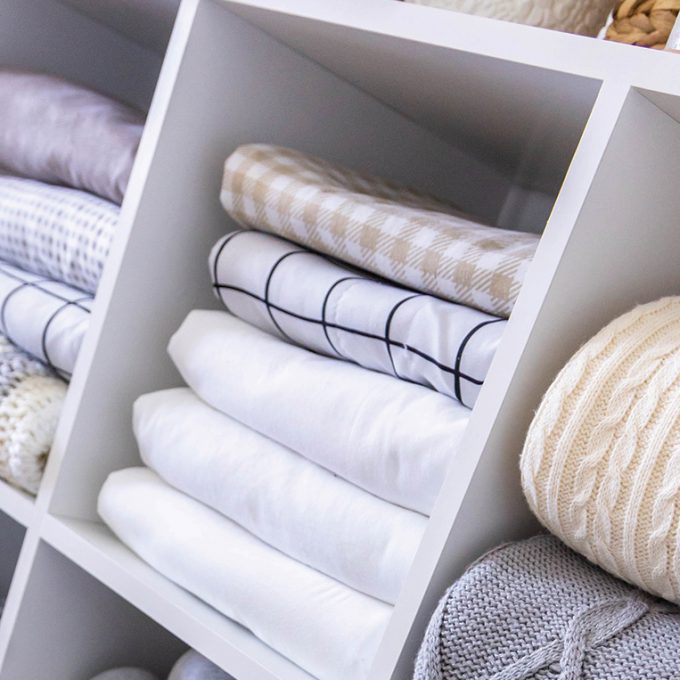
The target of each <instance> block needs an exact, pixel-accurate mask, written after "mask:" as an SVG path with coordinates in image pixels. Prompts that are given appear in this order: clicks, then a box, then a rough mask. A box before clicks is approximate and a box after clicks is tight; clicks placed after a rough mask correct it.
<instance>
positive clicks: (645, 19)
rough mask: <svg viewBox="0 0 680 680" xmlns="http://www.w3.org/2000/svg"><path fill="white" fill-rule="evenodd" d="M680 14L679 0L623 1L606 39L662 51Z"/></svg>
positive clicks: (618, 4)
mask: <svg viewBox="0 0 680 680" xmlns="http://www.w3.org/2000/svg"><path fill="white" fill-rule="evenodd" d="M679 12H680V0H622V1H621V2H618V3H617V5H616V9H615V10H614V20H613V21H612V23H611V24H610V26H609V28H608V29H607V40H615V41H617V42H622V43H627V44H629V45H640V46H642V47H653V48H654V49H658V50H662V49H663V48H664V47H665V46H666V42H667V41H668V36H669V35H670V33H671V31H672V30H673V25H674V24H675V20H676V18H677V16H678V13H679Z"/></svg>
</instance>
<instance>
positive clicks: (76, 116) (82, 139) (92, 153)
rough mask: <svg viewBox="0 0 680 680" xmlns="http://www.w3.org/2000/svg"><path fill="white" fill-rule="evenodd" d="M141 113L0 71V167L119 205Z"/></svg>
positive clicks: (53, 81)
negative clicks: (86, 192) (78, 190)
mask: <svg viewBox="0 0 680 680" xmlns="http://www.w3.org/2000/svg"><path fill="white" fill-rule="evenodd" d="M143 127H144V116H143V115H142V114H141V113H139V112H137V111H135V110H134V109H131V108H130V107H128V106H126V105H125V104H123V103H121V102H117V101H115V100H113V99H111V98H109V97H106V96H104V95H101V94H98V93H96V92H93V91H92V90H89V89H87V88H85V87H82V86H80V85H75V84H73V83H69V82H67V81H65V80H62V79H61V78H57V77H55V76H51V75H43V74H34V73H25V72H20V71H12V70H5V69H0V168H4V169H5V171H7V172H10V173H12V174H18V175H23V176H25V177H30V178H32V179H36V180H40V181H43V182H50V183H52V184H64V185H67V186H70V187H73V188H76V189H82V190H84V191H89V192H91V193H93V194H97V195H99V196H102V197H103V198H106V199H108V200H110V201H112V202H114V203H117V204H118V205H120V203H122V200H123V196H124V195H125V190H126V188H127V183H128V180H129V177H130V172H131V170H132V165H133V163H134V159H135V155H136V153H137V147H138V146H139V140H140V138H141V135H142V130H143Z"/></svg>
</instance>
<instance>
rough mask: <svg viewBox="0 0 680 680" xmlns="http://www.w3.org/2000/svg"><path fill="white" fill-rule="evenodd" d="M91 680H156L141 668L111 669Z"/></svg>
mask: <svg viewBox="0 0 680 680" xmlns="http://www.w3.org/2000/svg"><path fill="white" fill-rule="evenodd" d="M92 680H158V679H157V678H156V676H155V675H153V674H152V673H149V671H145V670H143V669H142V668H112V669H111V670H110V671H104V672H103V673H100V674H99V675H97V676H95V677H94V678H92Z"/></svg>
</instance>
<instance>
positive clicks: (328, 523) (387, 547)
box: [133, 388, 427, 604]
mask: <svg viewBox="0 0 680 680" xmlns="http://www.w3.org/2000/svg"><path fill="white" fill-rule="evenodd" d="M133 422H134V431H135V436H136V438H137V442H138V444H139V450H140V453H141V456H142V461H143V462H144V463H145V464H146V465H147V466H148V467H149V468H151V469H152V470H154V471H155V472H156V473H157V474H158V475H160V477H161V478H162V479H163V480H164V481H166V482H167V483H168V484H170V485H171V486H173V487H174V488H176V489H178V490H179V491H182V492H183V493H186V494H187V495H189V496H191V497H192V498H195V499H196V500H199V501H201V502H202V503H205V504H206V505H208V506H210V507H211V508H214V509H215V510H217V511H219V512H221V513H222V514H223V515H226V516H227V517H229V518H230V519H232V520H234V521H235V522H236V523H237V524H239V525H240V526H242V527H243V528H244V529H247V530H248V531H250V532H251V533H252V534H254V535H255V536H257V537H258V538H261V539H262V540H263V541H265V542H267V543H268V544H269V545H271V546H273V547H275V548H277V549H278V550H280V551H281V552H283V553H285V554H286V555H290V556H291V557H294V558H295V559H296V560H299V561H301V562H304V563H305V564H308V565H309V566H311V567H314V568H315V569H318V570H319V571H321V572H323V573H325V574H328V575H329V576H332V577H334V578H336V579H337V580H339V581H341V582H342V583H345V584H347V585H349V586H351V587H352V588H356V589H357V590H360V591H362V592H364V593H366V594H368V595H371V596H373V597H377V598H379V599H381V600H384V601H385V602H388V603H390V604H394V603H395V602H396V600H397V597H398V596H399V591H400V590H401V586H402V584H403V582H404V579H405V578H406V575H407V573H408V570H409V568H410V566H411V563H412V562H413V558H414V557H415V554H416V551H417V550H418V546H419V545H420V541H421V539H422V536H423V533H424V532H425V527H426V524H427V519H426V518H425V517H424V516H423V515H421V514H419V513H416V512H413V511H411V510H406V509H404V508H402V507H400V506H398V505H394V504H393V503H389V502H387V501H384V500H382V499H380V498H378V497H376V496H374V495H373V494H370V493H368V492H367V491H364V490H363V489H360V488H359V487H357V486H355V485H354V484H351V483H350V482H347V481H345V480H344V479H342V478H340V477H337V476H336V475H333V474H332V473H331V472H329V471H328V470H325V469H324V468H322V467H320V466H318V465H316V464H315V463H312V462H310V461H308V460H307V459H305V458H303V457H302V456H300V455H298V454H297V453H294V452H293V451H291V450H290V449H287V448H286V447H284V446H281V445H280V444H277V443H276V442H275V441H273V440H271V439H268V438H267V437H264V436H263V435H261V434H258V433H257V432H255V431H253V430H251V429H250V428H248V427H246V426H245V425H242V424H241V423H239V422H238V421H236V420H234V419H233V418H230V417H229V416H226V415H224V414H223V413H220V412H219V411H216V410H215V409H213V408H211V407H210V406H208V405H206V404H205V403H204V402H203V401H201V400H200V399H199V398H198V397H197V396H196V395H194V393H193V392H192V391H191V390H190V389H188V388H176V389H170V390H163V391H161V392H154V393H153V394H147V395H144V396H142V397H140V398H139V399H137V401H136V402H135V406H134V418H133Z"/></svg>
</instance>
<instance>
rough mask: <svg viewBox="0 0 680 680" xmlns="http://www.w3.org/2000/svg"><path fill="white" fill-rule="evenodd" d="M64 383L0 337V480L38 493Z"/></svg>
mask: <svg viewBox="0 0 680 680" xmlns="http://www.w3.org/2000/svg"><path fill="white" fill-rule="evenodd" d="M66 389H67V386H66V383H65V382H64V381H63V380H61V379H59V378H57V377H56V376H55V375H54V374H53V373H52V372H51V371H50V370H49V369H48V368H47V366H45V365H44V364H43V363H41V362H40V361H37V360H36V359H33V358H32V357H31V356H29V355H28V354H26V353H25V352H22V351H21V350H19V349H18V348H17V347H15V346H14V345H12V343H10V342H9V341H8V340H7V339H6V338H5V337H4V336H2V335H0V477H2V478H3V479H5V480H6V481H8V482H10V483H11V484H14V485H15V486H18V487H20V488H21V489H23V490H24V491H28V492H29V493H32V494H35V493H37V492H38V487H39V485H40V480H41V478H42V473H43V469H44V467H45V462H46V460H47V455H48V453H49V450H50V448H51V446H52V439H53V438H54V432H55V430H56V428H57V423H58V422H59V415H60V413H61V407H62V404H63V401H64V397H65V396H66Z"/></svg>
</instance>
